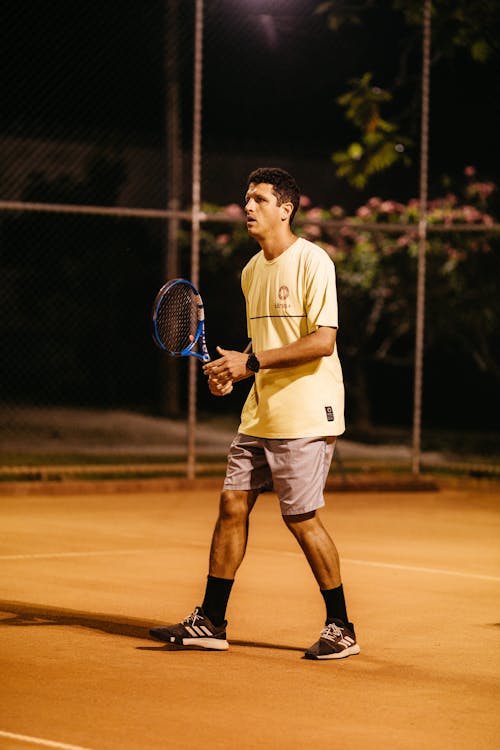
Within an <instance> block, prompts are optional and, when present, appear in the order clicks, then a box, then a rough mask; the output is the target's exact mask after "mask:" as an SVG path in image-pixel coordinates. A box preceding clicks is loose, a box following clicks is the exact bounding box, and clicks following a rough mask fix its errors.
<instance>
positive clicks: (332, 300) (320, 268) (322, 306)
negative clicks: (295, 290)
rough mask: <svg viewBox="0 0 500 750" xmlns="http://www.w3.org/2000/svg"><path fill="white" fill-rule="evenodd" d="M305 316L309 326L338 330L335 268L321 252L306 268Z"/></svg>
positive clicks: (310, 260) (324, 253)
mask: <svg viewBox="0 0 500 750" xmlns="http://www.w3.org/2000/svg"><path fill="white" fill-rule="evenodd" d="M305 310H306V315H307V319H308V323H309V326H310V327H312V328H313V329H315V328H318V327H319V326H329V327H331V328H338V323H339V322H338V304H337V283H336V275H335V266H334V264H333V261H332V260H331V258H330V257H329V256H328V255H327V253H326V252H325V251H324V250H322V251H321V252H319V253H315V254H314V255H312V256H311V258H310V259H309V262H308V264H307V266H306V304H305Z"/></svg>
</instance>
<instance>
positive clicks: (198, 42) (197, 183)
mask: <svg viewBox="0 0 500 750" xmlns="http://www.w3.org/2000/svg"><path fill="white" fill-rule="evenodd" d="M202 77H203V0H196V9H195V29H194V93H193V167H192V170H193V174H192V180H193V183H192V209H191V281H192V282H193V284H194V285H195V286H196V287H198V284H199V271H200V203H201V106H202ZM198 367H199V364H198V362H197V360H196V359H195V358H194V357H189V394H188V398H189V404H188V427H187V433H188V434H187V477H188V479H193V478H194V476H195V473H196V378H197V374H198Z"/></svg>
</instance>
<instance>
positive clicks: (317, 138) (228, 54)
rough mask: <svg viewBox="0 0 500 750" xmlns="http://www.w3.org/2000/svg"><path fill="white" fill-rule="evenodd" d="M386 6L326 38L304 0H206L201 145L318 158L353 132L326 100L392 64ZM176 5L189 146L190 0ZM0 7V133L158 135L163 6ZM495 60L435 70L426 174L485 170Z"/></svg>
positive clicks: (491, 165)
mask: <svg viewBox="0 0 500 750" xmlns="http://www.w3.org/2000/svg"><path fill="white" fill-rule="evenodd" d="M388 4H389V3H388V2H387V1H386V2H384V1H381V2H379V3H376V7H375V8H374V9H372V10H370V11H369V13H367V14H366V15H365V16H364V19H365V22H364V24H362V25H361V26H359V27H351V28H344V29H343V30H342V31H341V32H340V33H338V34H333V33H332V32H331V31H329V30H328V29H327V27H326V22H325V19H324V18H322V17H320V16H317V15H313V14H312V10H313V8H314V7H315V5H317V3H316V2H314V0H274V1H273V2H271V0H205V44H204V55H205V66H204V110H203V115H204V119H203V122H204V132H203V142H204V145H205V147H206V148H207V149H209V150H215V151H224V152H226V153H229V154H231V153H235V154H236V153H241V152H252V150H253V151H256V150H258V151H259V152H265V151H266V150H268V151H269V152H273V153H275V152H277V151H278V152H281V153H283V154H286V153H292V154H294V155H297V156H303V157H307V156H312V157H316V158H323V157H324V158H325V160H328V159H329V156H330V154H331V153H332V152H333V151H334V150H336V149H338V148H342V147H343V146H345V145H347V143H348V142H349V138H350V136H351V135H352V133H351V132H350V130H349V127H348V125H347V124H346V122H345V120H344V119H343V116H342V113H341V111H340V110H339V108H338V107H337V106H336V105H335V97H336V96H338V95H339V94H340V93H341V92H342V91H344V90H345V89H346V86H347V85H348V81H349V79H350V78H352V77H354V76H360V75H362V74H363V73H364V72H365V71H367V70H370V69H371V70H374V71H376V77H375V83H377V84H378V85H381V86H385V85H388V84H390V82H391V80H392V79H393V77H394V75H395V73H396V66H397V60H398V57H399V53H400V51H401V47H402V46H403V45H404V44H405V43H406V41H405V39H404V37H403V34H402V26H401V23H400V20H399V19H398V18H397V17H395V16H394V15H393V14H389V13H388V11H387V6H388ZM180 6H181V22H180V34H179V39H180V45H179V62H180V67H181V76H182V83H183V86H182V96H183V120H184V140H185V144H186V146H188V147H189V143H190V129H191V101H192V41H193V40H192V36H193V25H192V21H193V7H194V2H187V0H182V1H181V2H180ZM0 13H1V19H0V20H1V23H0V66H1V70H2V76H1V79H0V100H1V102H2V107H1V110H0V130H1V131H3V132H24V133H25V134H27V133H33V134H35V133H37V134H43V135H44V136H45V137H47V136H49V137H50V136H53V137H57V136H61V135H62V136H65V137H84V138H89V137H93V135H95V134H96V133H99V132H102V131H103V130H104V131H110V132H116V133H119V134H120V135H121V136H122V137H123V138H124V139H126V140H129V141H132V142H139V143H158V142H159V141H160V140H161V139H162V138H163V134H164V124H163V110H164V103H163V94H164V84H163V64H164V60H163V52H162V43H163V38H164V21H163V3H162V2H159V1H158V0H152V1H151V2H141V3H138V2H132V1H131V0H114V1H113V2H109V3H103V2H96V0H87V2H85V3H81V2H71V1H69V2H60V1H59V0H54V1H53V2H50V3H45V2H29V1H27V0H18V2H15V3H14V2H5V3H3V4H2V10H1V11H0ZM419 52H420V50H419V46H418V45H417V48H416V53H415V55H413V57H410V69H412V68H413V70H414V72H415V73H417V74H418V70H419V67H420V58H419ZM498 70H499V68H498V60H497V63H492V64H490V65H488V66H480V65H474V64H471V63H470V62H469V61H468V60H467V58H466V56H465V54H462V55H461V56H459V57H458V59H457V60H456V61H455V63H454V64H453V65H446V64H440V65H439V66H437V67H436V68H435V69H434V71H433V79H432V88H431V91H432V99H431V164H432V168H431V173H432V174H434V175H436V176H437V175H438V174H441V173H442V172H443V171H454V170H455V171H458V172H459V171H461V169H462V168H463V166H465V165H466V164H469V163H473V164H475V165H476V166H478V168H479V169H480V170H481V171H482V172H483V173H484V174H485V176H488V177H494V176H495V173H496V170H497V167H498V157H497V155H496V151H497V149H496V139H497V132H498V126H499V117H498V112H499V98H500V97H499V93H498V75H497V73H498ZM415 85H417V84H413V87H412V86H410V87H409V88H408V89H407V91H406V92H405V93H403V94H402V95H401V96H402V99H401V101H403V97H405V96H406V99H408V97H409V96H411V94H412V90H413V89H414V88H415ZM414 125H415V133H414V135H416V136H417V139H418V121H417V122H415V123H414ZM417 159H418V150H417V151H416V152H415V160H416V161H417ZM411 179H412V181H413V182H414V180H415V175H414V174H413V175H412V177H411Z"/></svg>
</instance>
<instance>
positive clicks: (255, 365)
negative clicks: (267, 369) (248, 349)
mask: <svg viewBox="0 0 500 750" xmlns="http://www.w3.org/2000/svg"><path fill="white" fill-rule="evenodd" d="M247 370H250V372H259V370H260V362H259V360H258V359H257V357H256V356H255V354H254V353H253V352H252V354H250V355H249V357H248V359H247Z"/></svg>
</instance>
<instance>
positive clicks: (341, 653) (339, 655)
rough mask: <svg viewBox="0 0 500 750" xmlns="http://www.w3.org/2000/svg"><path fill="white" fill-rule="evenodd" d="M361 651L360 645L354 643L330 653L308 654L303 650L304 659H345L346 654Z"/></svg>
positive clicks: (352, 654) (350, 654) (353, 654)
mask: <svg viewBox="0 0 500 750" xmlns="http://www.w3.org/2000/svg"><path fill="white" fill-rule="evenodd" d="M360 651H361V649H360V647H359V646H358V644H357V643H356V644H355V645H354V646H349V648H344V649H343V650H342V651H337V652H334V653H332V654H321V655H316V654H309V653H308V652H307V651H306V652H305V654H304V656H305V657H306V659H345V658H346V657H347V656H355V655H356V654H359V652H360Z"/></svg>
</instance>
